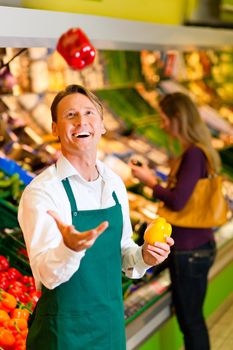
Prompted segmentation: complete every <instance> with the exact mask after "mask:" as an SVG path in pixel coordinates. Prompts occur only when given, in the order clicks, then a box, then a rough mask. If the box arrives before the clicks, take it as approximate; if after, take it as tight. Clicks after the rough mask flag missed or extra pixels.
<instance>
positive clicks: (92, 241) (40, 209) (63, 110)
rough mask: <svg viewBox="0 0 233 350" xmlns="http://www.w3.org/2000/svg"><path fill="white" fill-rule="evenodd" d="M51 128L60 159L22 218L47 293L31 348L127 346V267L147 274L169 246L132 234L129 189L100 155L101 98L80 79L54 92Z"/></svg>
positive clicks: (34, 189)
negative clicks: (139, 241)
mask: <svg viewBox="0 0 233 350" xmlns="http://www.w3.org/2000/svg"><path fill="white" fill-rule="evenodd" d="M51 114H52V131H53V135H55V136H57V137H58V138H59V140H60V143H61V153H62V155H61V157H60V158H59V159H58V161H57V163H56V164H55V165H52V166H50V167H49V168H47V169H46V170H45V171H43V172H42V173H41V174H40V175H38V176H37V177H36V178H35V179H34V180H33V181H32V182H31V184H30V185H29V186H28V187H27V188H26V190H25V191H24V193H23V195H22V198H21V201H20V206H19V222H20V225H21V228H22V231H23V233H24V237H25V242H26V245H27V249H28V254H29V258H30V264H31V268H32V272H33V275H34V277H35V280H36V284H37V288H42V296H41V298H40V300H39V302H38V304H37V308H36V310H35V312H34V315H33V321H32V325H31V327H30V330H29V335H28V339H27V349H31V350H41V349H43V350H60V349H61V350H64V349H67V350H68V349H69V350H79V349H80V350H81V349H82V350H83V349H86V350H88V349H90V350H94V349H99V350H121V349H122V350H123V349H125V343H126V342H125V330H124V310H123V300H122V288H121V273H122V270H123V271H124V272H125V274H126V275H127V276H129V277H132V278H140V277H142V276H143V274H144V273H145V271H146V269H147V268H149V267H150V266H153V265H156V264H159V263H161V262H162V261H163V260H165V259H166V258H167V256H168V254H169V252H170V246H171V245H172V244H173V243H174V242H173V240H172V239H171V238H170V239H167V243H156V244H155V246H149V245H147V244H146V243H145V244H144V245H143V246H142V247H138V246H137V245H136V244H135V243H134V242H133V241H132V239H131V235H132V227H131V223H130V218H129V207H128V199H127V192H126V189H125V186H124V184H123V182H122V180H121V179H120V177H119V176H117V175H116V174H114V173H113V172H112V171H111V170H110V169H109V168H107V167H106V166H105V165H104V164H103V163H102V162H101V161H99V160H97V145H98V142H99V140H100V138H101V135H102V134H104V133H105V127H104V123H103V111H102V106H101V103H100V102H99V100H98V99H97V97H96V96H95V95H93V94H92V93H91V92H89V91H88V90H86V89H85V88H83V87H82V86H78V85H70V86H68V87H67V88H66V89H65V90H64V91H61V92H60V93H58V94H57V96H56V97H55V99H54V101H53V103H52V106H51Z"/></svg>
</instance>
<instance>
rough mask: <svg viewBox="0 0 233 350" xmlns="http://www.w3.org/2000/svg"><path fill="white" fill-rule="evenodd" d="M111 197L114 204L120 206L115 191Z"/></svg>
mask: <svg viewBox="0 0 233 350" xmlns="http://www.w3.org/2000/svg"><path fill="white" fill-rule="evenodd" d="M112 197H113V199H114V201H115V203H116V204H120V203H119V200H118V198H117V195H116V192H115V191H113V193H112Z"/></svg>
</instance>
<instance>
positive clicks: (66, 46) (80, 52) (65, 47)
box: [57, 28, 96, 69]
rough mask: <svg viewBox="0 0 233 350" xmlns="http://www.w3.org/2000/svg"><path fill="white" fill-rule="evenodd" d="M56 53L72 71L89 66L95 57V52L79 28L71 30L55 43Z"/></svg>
mask: <svg viewBox="0 0 233 350" xmlns="http://www.w3.org/2000/svg"><path fill="white" fill-rule="evenodd" d="M57 51H58V52H59V53H60V55H62V57H63V58H64V59H65V60H66V62H67V63H68V65H69V66H70V67H71V68H73V69H83V68H85V67H86V66H88V65H90V64H91V63H92V62H93V61H94V59H95V56H96V50H95V48H94V46H92V44H91V43H90V41H89V39H88V37H87V36H86V34H84V32H83V31H82V30H81V29H80V28H71V29H70V30H68V31H67V32H66V33H64V34H63V35H62V36H61V37H60V39H59V40H58V43H57Z"/></svg>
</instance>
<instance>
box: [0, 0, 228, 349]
mask: <svg viewBox="0 0 233 350" xmlns="http://www.w3.org/2000/svg"><path fill="white" fill-rule="evenodd" d="M10 3H11V5H12V6H22V7H25V8H28V9H27V10H26V9H25V10H24V9H23V8H22V9H13V8H12V9H10V8H6V7H2V8H1V7H0V17H1V16H2V17H1V21H0V31H1V33H2V34H1V36H0V43H1V46H2V47H3V48H2V50H1V57H2V60H3V62H4V63H6V62H8V60H9V59H11V58H12V57H13V56H14V55H15V54H17V52H19V49H20V48H21V47H25V46H27V47H28V48H29V49H27V50H25V51H24V52H23V53H22V54H21V55H19V56H18V57H17V58H15V59H14V60H13V61H12V63H11V64H9V68H10V74H9V76H8V77H7V79H6V81H5V83H6V85H4V84H3V82H4V80H2V84H1V89H2V90H1V96H0V99H1V140H0V142H1V151H2V152H3V155H6V156H7V157H8V159H12V160H13V161H17V164H20V165H21V166H22V167H23V168H24V169H26V170H29V171H31V172H32V173H33V174H35V173H37V172H39V171H41V169H42V168H43V167H45V166H47V165H49V164H50V163H51V162H52V161H54V159H56V157H57V152H58V150H59V146H58V144H57V143H56V140H54V138H53V137H52V136H51V134H50V114H49V105H50V102H51V99H52V97H53V96H54V94H55V92H56V91H57V90H59V89H61V88H63V87H64V86H65V85H66V84H68V83H74V82H75V83H81V84H85V85H86V86H87V87H88V88H90V89H92V90H93V91H95V92H96V93H97V94H98V95H99V96H100V98H101V99H102V100H103V102H104V104H105V108H106V124H107V128H108V129H109V132H108V135H107V139H105V140H103V142H102V144H101V145H100V153H99V156H100V157H103V159H105V161H107V162H108V163H109V164H110V165H111V166H112V167H113V168H114V169H115V170H118V171H120V174H121V176H122V177H123V178H124V180H125V182H126V185H127V187H128V189H130V190H131V192H130V193H129V200H130V205H131V219H132V222H133V224H134V228H135V230H134V231H135V236H134V237H135V239H136V240H140V234H141V233H142V229H143V228H144V227H145V222H148V221H149V220H151V219H152V218H153V215H154V211H155V210H156V203H154V202H151V201H149V200H148V197H149V196H150V193H149V192H148V189H146V188H142V187H141V186H140V184H138V183H135V180H134V179H132V178H131V177H130V173H129V169H128V167H127V165H126V161H127V159H128V158H129V157H130V156H131V155H132V154H135V153H137V154H140V155H141V156H142V157H144V158H145V153H147V157H146V158H147V160H149V161H150V162H151V164H152V165H154V166H155V167H156V169H157V171H158V172H159V173H160V174H161V176H162V177H163V176H166V174H167V171H168V167H167V165H166V161H167V157H168V155H169V154H168V153H167V150H168V143H169V141H168V140H167V138H166V136H165V135H163V133H161V130H160V129H159V125H158V122H159V115H158V112H157V110H156V105H155V104H154V102H155V101H156V98H158V97H159V96H160V95H161V94H163V93H164V92H166V91H172V90H173V89H175V90H177V89H182V90H183V89H185V91H187V92H188V93H191V94H192V96H193V97H194V98H195V100H196V102H197V103H198V105H199V107H200V109H202V112H203V115H204V116H205V118H206V121H208V125H209V126H210V128H211V130H212V133H213V140H214V143H215V145H216V147H217V148H219V149H224V151H223V152H222V154H223V160H224V170H225V172H224V173H225V176H227V181H226V182H225V188H226V191H227V194H228V195H229V196H230V197H231V198H232V148H231V146H232V135H233V132H232V124H233V116H232V114H233V109H232V97H233V68H232V66H233V65H232V63H233V52H232V42H233V41H232V32H231V31H230V30H229V28H230V27H231V24H232V22H231V19H230V17H231V16H230V15H231V11H229V9H230V8H231V7H229V6H232V4H231V3H230V2H229V1H228V2H226V1H225V2H221V5H222V7H221V11H219V12H218V13H216V11H213V10H214V8H215V7H214V8H213V6H212V7H211V6H209V5H213V3H215V5H219V4H220V1H218V2H211V1H204V2H197V1H177V2H173V1H168V0H167V1H164V2H162V4H154V2H153V1H147V6H146V7H145V2H143V3H142V2H141V1H140V2H139V1H128V2H127V6H126V4H125V2H124V1H118V2H117V6H116V4H113V3H112V1H111V2H110V1H107V0H102V1H101V0H99V1H98V0H96V1H91V0H90V1H88V0H80V1H75V2H74V1H70V2H69V4H67V3H64V2H59V3H57V2H55V1H50V2H49V4H48V3H47V2H45V1H36V2H35V1H16V2H15V1H12V2H9V1H8V2H7V4H4V3H3V2H0V5H8V6H9V5H10ZM217 3H218V4H217ZM203 4H204V5H205V6H203ZM227 6H228V7H227ZM33 8H37V9H39V10H52V11H65V12H73V13H82V14H88V15H90V14H92V15H100V16H104V17H101V18H99V17H94V20H96V21H97V22H94V24H93V17H90V16H84V17H83V16H81V17H80V16H79V15H77V16H76V15H70V14H69V13H67V14H64V13H59V12H51V11H45V12H44V11H33V10H30V9H33ZM226 8H227V9H228V10H227V11H226ZM168 9H169V11H168ZM14 10H15V11H14ZM18 10H19V11H18ZM6 13H7V14H8V17H7V16H6V15H5V14H6ZM29 15H30V21H29ZM168 15H169V16H168ZM9 16H10V17H9ZM105 16H109V17H111V18H113V17H115V18H113V19H112V20H111V19H110V21H109V22H108V24H109V26H110V27H109V28H110V31H109V33H105V32H106V30H103V29H104V28H100V25H101V23H102V26H103V27H104V23H105V22H104V20H109V17H105ZM9 18H11V19H12V21H9ZM118 18H121V19H124V20H125V19H126V20H127V21H126V22H124V21H123V22H121V21H120V20H119V21H120V22H118ZM63 19H64V20H65V21H64V22H63ZM98 19H100V21H99V22H98ZM70 20H71V21H70ZM80 20H81V23H85V24H84V27H83V26H81V27H82V28H84V29H86V28H87V33H88V35H89V37H90V38H91V39H93V42H94V43H96V44H97V45H96V47H97V48H98V49H99V53H98V55H97V59H96V61H95V64H94V65H93V66H91V67H89V68H86V69H85V70H83V71H81V72H79V71H75V72H74V71H71V70H70V69H69V67H67V65H66V64H65V62H64V61H63V60H62V59H61V57H60V56H59V55H58V54H57V53H56V52H54V48H55V44H56V40H57V39H58V36H59V35H60V34H62V32H63V31H64V28H65V29H69V23H71V24H72V26H74V23H75V24H76V26H77V25H79V23H80ZM128 20H130V21H128ZM131 20H137V22H131ZM140 21H143V22H140ZM145 21H146V22H151V25H149V23H148V24H147V23H145ZM91 22H92V25H90V26H89V23H91ZM152 22H154V23H156V24H152ZM185 22H186V23H187V24H188V25H189V27H184V26H180V25H182V24H183V23H185ZM12 23H14V26H13V25H12ZM96 23H97V27H96V28H95V24H96ZM122 23H123V25H124V28H126V29H125V32H124V31H123V30H122V28H119V24H122ZM158 23H159V24H161V25H159V26H157V24H158ZM164 23H165V24H166V25H163V24H164ZM192 23H195V25H198V26H199V25H202V26H207V28H205V29H203V28H201V29H200V31H199V30H198V28H196V27H195V28H194V27H190V25H191V24H192ZM134 25H135V27H134V29H136V31H137V33H138V37H136V39H135V38H134V37H133V33H134V31H133V30H132V31H131V26H134ZM63 26H64V28H63ZM216 27H217V28H219V29H216ZM29 28H30V29H29ZM48 28H49V29H48ZM59 30H60V32H59ZM148 30H149V32H147V31H148ZM41 34H42V36H41ZM96 34H97V35H96ZM146 34H147V35H146ZM124 36H125V38H124ZM106 37H107V41H106V44H105V39H106ZM148 37H149V39H148ZM124 39H125V40H124ZM7 43H8V44H9V45H8V44H7ZM42 43H44V45H43V44H42ZM3 44H4V45H3ZM34 46H40V48H34ZM43 46H44V47H43ZM4 89H5V90H4ZM156 123H157V128H154V125H155V124H156ZM152 125H153V129H154V130H155V131H153V132H152V127H151V126H152ZM174 147H175V149H176V150H177V152H178V151H179V147H178V145H174ZM226 151H227V152H226ZM224 157H225V158H224ZM13 164H14V166H16V165H15V163H13ZM11 165H12V163H11ZM4 166H5V165H4ZM8 169H9V166H8ZM15 169H16V170H17V171H19V170H18V168H17V167H16V168H13V170H12V171H13V172H14V171H15ZM8 171H9V170H8ZM10 175H11V174H10ZM26 175H28V174H26ZM26 175H25V173H23V174H22V173H21V177H22V178H23V179H24V180H25V181H27V180H28V178H27V177H26V178H25V176H26ZM10 192H11V191H10ZM135 192H136V193H135ZM19 195H20V192H19ZM10 197H11V193H10V194H9V197H8V198H7V201H8V202H11V204H12V203H13V205H14V206H15V208H14V209H13V208H12V207H11V206H7V205H5V206H4V205H2V206H1V210H2V212H1V214H2V217H4V219H5V220H6V223H4V220H3V221H2V226H3V227H2V228H3V229H4V228H5V227H6V226H15V219H14V218H15V214H16V211H17V200H18V198H16V199H14V198H10ZM142 208H143V210H142ZM143 225H144V226H143ZM16 231H17V230H16ZM220 231H221V232H220ZM220 231H218V232H216V237H217V241H218V244H219V247H220V246H221V249H219V256H218V263H216V265H215V268H214V269H213V270H212V273H211V276H210V277H211V281H210V288H209V292H208V297H207V301H206V306H205V313H206V316H210V315H211V314H213V312H214V311H215V310H216V308H217V307H218V306H219V305H220V304H221V303H222V302H223V301H224V299H225V298H226V297H227V296H228V295H230V293H231V292H232V291H233V285H232V282H231V281H232V278H231V275H232V272H233V264H232V245H233V241H232V233H233V230H232V222H229V223H228V224H227V225H225V227H223V228H222V229H221V230H220ZM17 234H18V233H17ZM6 236H7V240H5V238H6V237H3V238H2V242H1V243H2V247H3V245H4V247H5V249H6V251H5V252H6V254H8V256H10V257H11V258H12V259H13V260H14V259H15V260H17V258H16V255H15V254H13V249H14V247H15V248H18V246H17V244H19V242H18V240H16V243H15V245H13V249H9V246H10V244H11V243H12V242H11V237H12V236H11V237H10V238H9V235H6ZM17 237H18V236H17ZM8 240H9V242H8ZM5 243H6V244H5ZM2 247H1V248H2ZM14 253H16V254H17V251H16V252H14ZM21 263H22V262H21ZM22 264H23V263H22ZM25 266H26V265H23V269H25ZM226 281H228V282H227V283H226ZM139 286H140V287H141V288H138V287H139ZM168 286H169V280H168V276H167V271H166V270H164V271H162V272H161V273H160V270H159V269H155V271H152V272H151V273H148V274H147V275H146V276H145V278H144V279H143V280H142V281H139V284H137V283H136V284H132V283H131V282H130V281H127V280H125V279H123V292H124V295H125V305H126V318H127V320H126V324H127V335H128V348H129V349H133V348H135V346H137V344H139V343H140V342H144V341H145V342H144V344H143V345H142V346H141V347H140V349H152V348H156V349H174V350H175V349H179V347H180V346H181V344H182V341H181V334H180V333H179V331H178V327H177V324H176V320H175V317H171V308H170V306H171V305H170V302H171V300H170V295H169V292H167V288H168ZM136 289H137V292H136V291H135V292H134V293H133V292H132V291H133V290H136ZM216 291H217V293H216ZM166 320H167V322H165V323H164V324H163V325H162V326H161V324H162V323H163V322H164V321H166ZM157 328H158V330H157V332H155V329H157ZM167 334H171V337H169V338H168V337H167ZM147 337H148V338H147ZM146 338H147V339H146Z"/></svg>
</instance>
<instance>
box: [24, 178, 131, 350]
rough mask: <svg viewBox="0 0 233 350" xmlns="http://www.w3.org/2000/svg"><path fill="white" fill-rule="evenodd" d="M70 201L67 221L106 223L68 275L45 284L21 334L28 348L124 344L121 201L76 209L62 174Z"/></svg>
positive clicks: (108, 348) (81, 226)
mask: <svg viewBox="0 0 233 350" xmlns="http://www.w3.org/2000/svg"><path fill="white" fill-rule="evenodd" d="M62 182H63V185H64V188H65V190H66V193H67V196H68V198H69V201H70V205H71V210H72V224H73V225H74V226H75V228H76V229H77V230H78V231H87V230H89V229H92V228H93V227H96V226H98V225H99V224H100V223H101V222H103V221H108V222H109V227H108V228H107V229H106V230H105V232H104V233H103V234H102V235H100V236H99V237H98V238H97V240H96V241H95V243H94V245H93V246H92V247H91V248H89V249H87V251H86V254H85V256H84V257H83V258H82V260H81V263H80V266H79V269H78V271H77V272H76V273H74V275H73V276H72V277H71V278H70V280H69V281H67V282H65V283H62V284H61V285H60V286H58V287H56V288H54V289H52V290H49V289H47V288H46V287H44V286H43V287H42V296H41V298H40V299H39V301H38V304H37V307H36V309H35V312H34V315H33V320H32V324H31V327H30V329H29V333H28V337H27V349H28V350H124V349H125V348H126V340H125V325H124V307H123V298H122V287H121V285H122V284H121V236H122V226H123V218H122V211H121V205H120V203H119V201H118V198H117V196H116V194H115V192H113V194H112V196H113V198H114V200H115V205H114V206H112V207H110V208H106V209H98V210H80V211H79V210H78V209H77V207H76V201H75V198H74V195H73V192H72V189H71V186H70V183H69V180H68V179H65V180H63V181H62Z"/></svg>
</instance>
